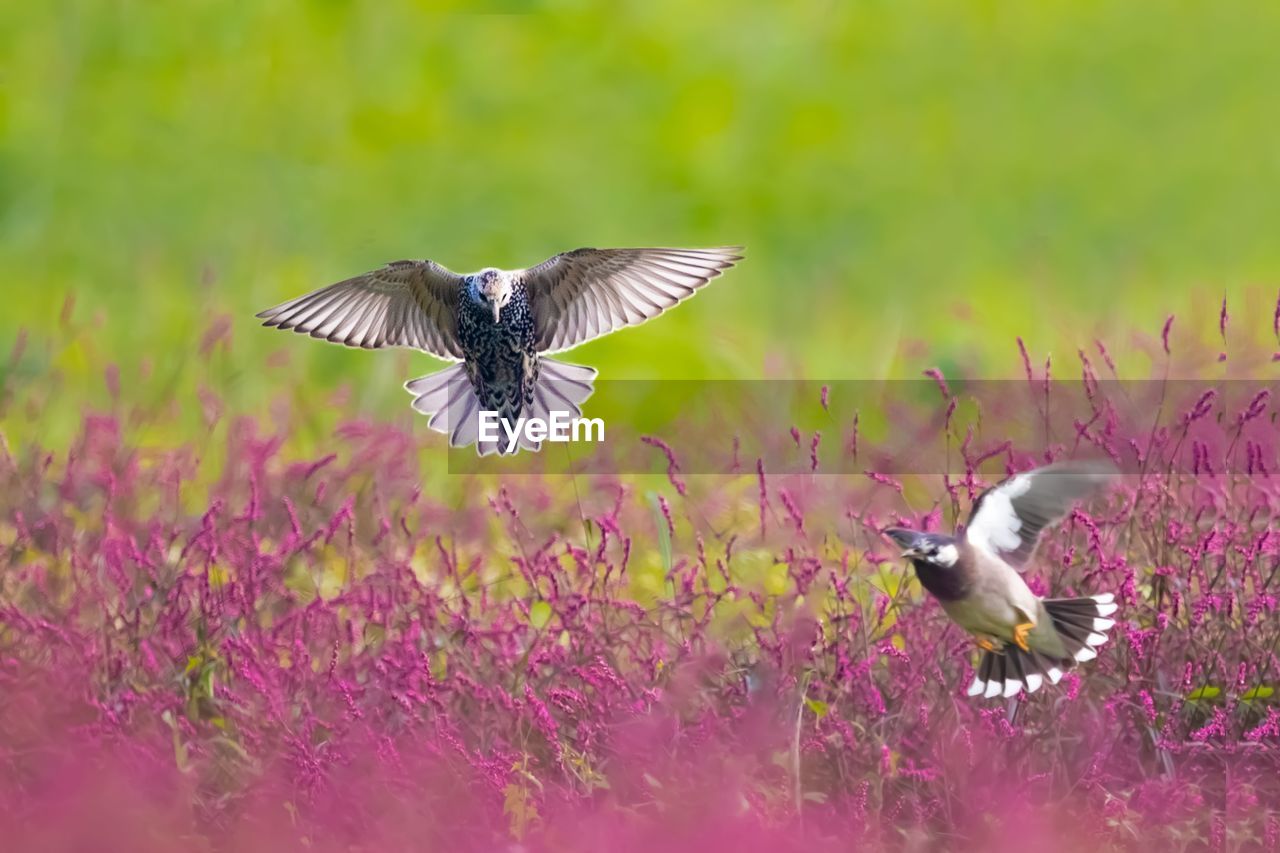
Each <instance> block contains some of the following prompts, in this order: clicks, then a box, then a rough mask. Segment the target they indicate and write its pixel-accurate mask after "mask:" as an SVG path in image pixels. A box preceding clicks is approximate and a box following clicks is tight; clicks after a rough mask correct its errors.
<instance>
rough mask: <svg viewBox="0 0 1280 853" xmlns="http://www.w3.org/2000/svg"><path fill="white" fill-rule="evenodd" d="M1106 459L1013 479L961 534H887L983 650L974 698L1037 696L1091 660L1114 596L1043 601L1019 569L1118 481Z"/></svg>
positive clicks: (993, 491) (897, 530)
mask: <svg viewBox="0 0 1280 853" xmlns="http://www.w3.org/2000/svg"><path fill="white" fill-rule="evenodd" d="M1115 473H1116V471H1115V469H1114V468H1113V467H1112V466H1111V465H1109V464H1106V463H1101V462H1064V463H1060V464H1056V465H1049V466H1046V467H1044V468H1037V469H1035V470H1032V471H1026V472H1024V473H1021V474H1017V475H1015V476H1013V477H1010V478H1009V479H1007V480H1004V481H1003V482H1001V483H999V484H997V485H995V486H993V487H991V488H990V489H988V490H987V491H985V492H983V493H982V494H981V495H980V496H979V497H978V500H977V503H975V504H974V506H973V512H972V513H971V514H970V516H969V524H968V525H967V526H966V527H965V529H964V532H963V534H962V535H960V536H944V535H940V534H936V533H922V532H919V531H916V530H907V529H905V528H901V527H893V528H889V529H887V530H885V531H884V533H885V534H886V535H887V536H889V537H890V538H891V539H892V540H893V541H894V542H895V543H897V545H898V546H899V547H901V548H903V549H904V550H903V551H902V556H903V557H906V558H908V559H910V560H911V562H912V563H913V564H914V565H915V570H916V577H918V578H919V579H920V584H921V585H922V586H923V587H924V588H925V589H926V590H928V591H929V592H930V593H931V594H932V595H933V597H934V598H936V599H938V602H939V603H940V604H941V605H942V609H943V610H944V611H945V612H946V614H947V615H948V616H950V617H951V619H952V621H954V622H955V623H956V624H957V625H959V626H960V627H961V628H964V629H965V630H966V631H968V632H969V633H971V634H973V635H974V639H975V641H976V642H977V644H978V645H979V646H981V647H982V648H983V649H984V650H985V653H984V654H983V657H982V662H981V664H980V665H979V667H978V674H977V677H976V678H975V679H974V681H973V684H971V685H970V686H969V695H970V696H977V695H979V694H982V695H983V696H985V697H987V698H991V697H994V696H1001V695H1003V696H1004V697H1006V698H1008V697H1012V696H1016V695H1017V693H1018V691H1020V690H1022V689H1024V688H1025V689H1026V691H1027V692H1028V693H1034V692H1036V691H1037V690H1039V689H1040V686H1041V684H1043V683H1044V679H1046V678H1047V679H1048V680H1049V682H1050V683H1052V684H1057V683H1058V681H1059V680H1060V679H1061V678H1062V674H1063V672H1064V671H1065V670H1067V669H1069V668H1070V667H1072V666H1075V665H1076V664H1077V663H1081V662H1083V661H1088V660H1093V659H1094V658H1095V657H1097V656H1098V653H1097V651H1096V649H1097V647H1098V646H1101V645H1102V644H1103V643H1105V642H1106V641H1107V631H1109V630H1110V629H1111V628H1112V627H1113V626H1114V625H1115V622H1114V621H1113V620H1112V619H1110V618H1108V617H1110V616H1111V615H1112V614H1113V613H1115V612H1116V605H1115V603H1114V602H1115V597H1114V596H1113V595H1111V594H1110V593H1107V594H1104V595H1094V596H1087V597H1084V598H1039V597H1038V596H1036V594H1035V593H1033V592H1032V591H1031V589H1030V588H1029V587H1028V586H1027V583H1026V581H1025V580H1023V578H1022V575H1021V572H1022V571H1024V570H1025V569H1026V567H1027V564H1028V563H1029V562H1030V561H1031V557H1032V555H1033V554H1034V553H1035V550H1036V545H1037V544H1039V541H1040V536H1041V533H1042V532H1043V531H1044V529H1045V528H1046V527H1049V526H1051V525H1053V524H1056V523H1058V522H1059V521H1061V520H1062V519H1063V518H1065V517H1066V516H1067V513H1069V512H1070V511H1071V509H1072V507H1073V506H1074V505H1075V504H1076V502H1078V501H1080V500H1082V499H1084V498H1086V497H1089V496H1090V495H1093V494H1095V493H1096V492H1098V491H1100V490H1101V489H1102V488H1103V487H1104V486H1106V485H1107V484H1108V483H1109V482H1111V481H1112V480H1113V478H1114V476H1115Z"/></svg>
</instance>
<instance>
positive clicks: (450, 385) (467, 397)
mask: <svg viewBox="0 0 1280 853" xmlns="http://www.w3.org/2000/svg"><path fill="white" fill-rule="evenodd" d="M595 376H596V371H595V369H594V368H590V367H582V366H580V365H576V364H566V363H565V362H563V361H556V360H554V359H550V358H544V359H542V360H541V368H540V370H539V373H538V381H537V383H536V384H535V385H534V388H533V393H532V398H531V401H530V403H529V405H528V406H527V408H526V409H525V410H524V411H521V412H519V417H521V418H524V419H525V420H528V419H529V418H541V419H543V420H544V421H547V422H550V421H551V418H552V414H553V413H557V414H558V413H560V412H565V413H567V415H568V417H569V419H570V420H572V419H573V418H576V417H579V416H580V415H581V414H582V408H581V404H582V403H583V401H585V400H586V399H587V398H588V397H590V396H591V393H592V391H593V390H594V388H593V385H592V381H593V380H594V379H595ZM404 387H405V389H406V390H407V391H409V393H411V394H413V395H414V400H413V408H414V410H415V411H418V412H421V413H422V414H424V415H430V416H431V420H429V421H427V426H428V427H430V428H431V429H433V430H436V431H437V432H442V433H445V434H446V435H448V436H449V445H450V446H451V447H466V446H468V445H471V444H474V445H476V452H477V453H479V454H480V455H481V456H487V455H489V454H490V453H504V452H507V443H508V442H507V437H506V434H505V432H503V431H502V430H501V428H500V431H499V440H498V441H496V442H495V441H481V440H480V419H479V415H480V411H481V404H480V398H479V397H478V396H477V395H476V392H475V389H474V388H473V387H472V385H471V379H470V377H469V376H468V375H467V371H466V366H465V365H463V364H458V365H454V366H453V367H448V368H445V369H444V370H441V371H438V372H436V373H432V374H430V375H428V376H423V377H422V378H420V379H414V380H412V381H410V382H406V383H405V386H404ZM516 403H518V400H516V401H514V402H513V403H512V405H515V404H516ZM510 408H511V407H510V406H508V405H506V404H505V403H504V404H503V405H501V406H499V410H500V411H501V412H502V413H503V415H504V416H508V415H509V414H510V412H509V409H510ZM540 447H541V442H535V441H530V440H529V439H528V438H526V437H525V435H524V432H523V431H520V435H519V438H518V441H517V445H516V446H515V447H513V448H511V451H510V452H512V453H515V452H518V451H520V450H532V451H537V450H538V449H539V448H540Z"/></svg>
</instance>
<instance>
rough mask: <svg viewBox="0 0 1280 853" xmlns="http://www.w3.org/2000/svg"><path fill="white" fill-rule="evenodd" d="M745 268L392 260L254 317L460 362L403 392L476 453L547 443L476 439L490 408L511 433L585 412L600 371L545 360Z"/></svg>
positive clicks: (655, 252)
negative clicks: (472, 265)
mask: <svg viewBox="0 0 1280 853" xmlns="http://www.w3.org/2000/svg"><path fill="white" fill-rule="evenodd" d="M741 259H742V255H741V248H737V247H735V248H719V249H577V250H575V251H572V252H564V253H563V254H559V255H556V256H555V257H553V258H550V259H548V260H546V261H543V262H542V263H540V264H538V265H537V266H535V267H530V268H529V269H519V270H500V269H493V268H488V269H483V270H481V271H480V272H476V273H470V274H467V275H460V274H458V273H455V272H452V271H450V270H448V269H445V268H444V267H442V266H441V265H440V264H437V263H435V262H434V261H396V262H394V263H390V264H387V265H386V266H385V267H383V268H382V269H378V270H374V271H373V272H368V273H365V274H364V275H358V276H356V277H355V278H350V279H347V280H346V281H340V282H338V283H337V284H331V285H329V286H328V287H325V288H322V289H320V290H317V291H315V292H313V293H309V294H307V295H306V296H301V297H299V298H297V299H294V300H291V301H289V302H285V303H284V304H282V305H277V306H276V307H274V308H269V309H267V310H266V311H263V312H261V313H260V314H258V317H260V318H262V319H263V320H264V321H265V323H264V324H265V325H267V326H276V327H278V328H281V329H291V330H293V331H295V332H300V333H303V334H307V335H310V336H311V337H313V338H322V339H324V340H327V341H332V342H334V343H340V344H345V345H346V346H351V347H362V348H364V349H378V348H381V347H408V348H410V349H416V350H421V351H423V352H427V353H430V354H431V355H433V356H435V357H437V358H442V359H445V360H448V361H460V362H461V364H458V365H455V366H453V367H449V368H446V369H444V370H441V371H439V372H437V373H433V374H431V375H429V376H424V377H422V378H420V379H414V380H412V381H410V382H408V383H406V384H405V388H406V389H407V390H408V391H409V392H410V393H411V394H413V395H414V401H413V408H414V409H416V410H417V411H419V412H421V413H422V414H424V415H430V416H431V420H429V421H428V422H427V425H428V426H429V427H430V428H431V429H434V430H437V431H439V432H443V433H446V434H448V436H449V444H450V445H451V446H455V447H465V446H467V445H470V444H475V445H476V450H477V452H479V453H480V455H482V456H483V455H486V454H488V453H493V452H495V451H496V452H499V453H505V452H515V451H517V450H519V449H520V448H526V449H529V450H537V449H538V448H539V447H540V444H541V443H540V442H537V441H532V440H529V439H528V438H527V437H526V436H525V435H523V434H521V437H520V439H519V441H518V443H516V442H514V441H513V442H512V443H506V442H503V441H496V442H495V441H485V440H482V439H481V437H480V431H479V428H480V424H479V421H480V418H479V414H480V412H482V411H490V412H497V413H498V418H499V420H500V421H501V423H502V424H503V427H504V430H506V429H508V428H511V427H514V426H515V425H516V424H517V422H518V421H519V420H520V419H521V418H524V419H531V418H542V419H543V420H547V419H548V417H549V416H550V414H551V413H552V412H565V413H567V414H568V417H569V418H576V417H578V416H579V415H581V414H582V409H581V404H582V402H583V401H584V400H586V399H587V398H588V397H589V396H591V393H592V390H593V387H592V380H594V378H595V376H596V371H595V370H594V369H593V368H590V367H583V366H580V365H576V364H567V363H565V362H562V361H556V360H553V359H550V358H544V356H545V355H546V354H547V353H553V352H559V351H561V350H567V349H571V348H573V347H576V346H577V345H578V344H581V343H585V342H586V341H589V340H591V339H592V338H597V337H600V336H601V335H606V334H608V333H609V332H612V331H614V330H615V329H620V328H622V327H623V326H635V325H638V324H640V323H643V322H645V321H646V320H651V319H653V318H654V317H656V316H658V315H659V314H661V313H662V312H663V311H665V310H667V309H668V308H671V307H672V306H674V305H676V304H677V303H678V302H680V301H682V300H684V299H687V298H688V297H690V296H692V295H693V294H694V293H696V292H697V291H698V289H699V288H700V287H702V286H703V285H705V284H706V283H707V282H709V281H710V280H711V279H713V278H715V277H716V276H718V275H720V273H722V272H724V271H725V270H727V269H728V268H729V267H731V266H733V265H734V264H735V263H737V262H738V261H740V260H741Z"/></svg>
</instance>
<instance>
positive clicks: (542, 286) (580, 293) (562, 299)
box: [524, 247, 742, 352]
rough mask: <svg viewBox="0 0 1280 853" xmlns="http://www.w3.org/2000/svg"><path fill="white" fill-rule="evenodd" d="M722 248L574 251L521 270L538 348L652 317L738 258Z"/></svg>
mask: <svg viewBox="0 0 1280 853" xmlns="http://www.w3.org/2000/svg"><path fill="white" fill-rule="evenodd" d="M741 251H742V249H741V247H729V248H722V249H577V250H575V251H572V252H565V253H563V254H560V255H556V256H555V257H554V258H550V259H548V260H546V261H543V262H542V263H540V264H538V265H537V266H536V267H532V268H531V269H528V270H526V271H525V274H524V282H525V287H526V288H528V291H529V301H530V303H531V305H532V309H533V318H534V324H535V329H536V334H537V346H538V349H539V351H541V352H555V351H557V350H563V349H568V348H569V347H574V346H577V345H578V344H580V343H583V342H585V341H589V340H591V339H592V338H597V337H599V336H600V335H605V334H608V333H609V332H612V331H613V330H614V329H620V328H622V327H623V326H634V325H638V324H640V323H643V322H644V321H645V320H651V319H653V318H654V317H656V316H658V315H659V314H661V313H662V312H663V311H665V310H666V309H668V308H670V307H672V306H673V305H675V304H676V303H677V302H680V301H681V300H683V299H686V298H688V297H690V296H692V295H693V294H694V292H695V291H697V289H698V288H700V287H702V286H703V285H704V284H706V283H707V282H709V281H710V280H711V279H713V278H715V277H716V276H718V275H720V273H722V272H724V271H725V270H727V269H728V268H729V267H731V266H733V265H734V264H735V263H737V262H738V261H740V260H742V255H741V254H740V253H741Z"/></svg>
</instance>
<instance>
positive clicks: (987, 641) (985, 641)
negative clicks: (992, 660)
mask: <svg viewBox="0 0 1280 853" xmlns="http://www.w3.org/2000/svg"><path fill="white" fill-rule="evenodd" d="M973 641H974V642H975V643H977V644H978V648H980V649H983V650H984V651H988V652H994V651H998V649H997V648H996V644H995V643H994V642H993V641H992V639H991V638H990V637H988V636H986V635H984V634H974V635H973Z"/></svg>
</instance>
